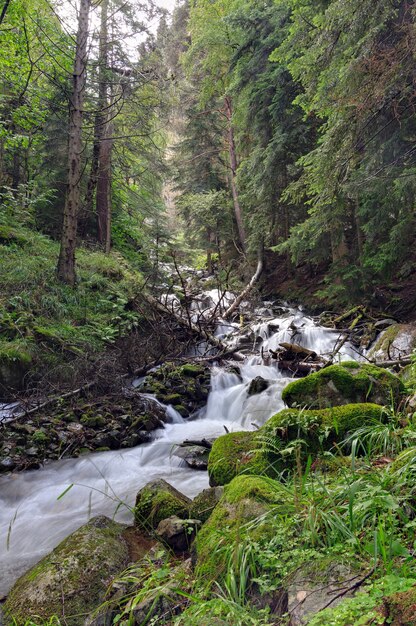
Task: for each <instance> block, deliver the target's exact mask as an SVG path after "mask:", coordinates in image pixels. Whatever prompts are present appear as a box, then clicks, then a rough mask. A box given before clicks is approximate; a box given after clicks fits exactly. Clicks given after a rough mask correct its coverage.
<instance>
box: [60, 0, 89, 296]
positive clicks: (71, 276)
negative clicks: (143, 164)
mask: <svg viewBox="0 0 416 626" xmlns="http://www.w3.org/2000/svg"><path fill="white" fill-rule="evenodd" d="M90 8H91V0H80V8H79V14H78V31H77V37H76V45H75V59H74V71H73V84H72V93H71V98H70V105H69V140H68V182H67V192H66V198H65V207H64V215H63V225H62V236H61V249H60V253H59V259H58V268H57V272H58V278H59V279H60V280H61V281H62V282H65V283H68V284H69V285H71V286H74V285H75V281H76V274H75V249H76V242H77V226H78V213H79V208H80V180H81V153H82V118H83V104H84V97H85V86H86V73H87V43H88V23H89V14H90Z"/></svg>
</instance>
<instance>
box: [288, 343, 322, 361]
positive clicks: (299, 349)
mask: <svg viewBox="0 0 416 626" xmlns="http://www.w3.org/2000/svg"><path fill="white" fill-rule="evenodd" d="M279 346H281V347H282V348H284V350H285V351H286V352H293V353H294V354H299V355H304V356H305V357H310V358H312V359H315V358H317V356H318V355H317V353H316V352H315V351H314V350H309V349H308V348H304V347H303V346H300V345H299V344H297V343H279Z"/></svg>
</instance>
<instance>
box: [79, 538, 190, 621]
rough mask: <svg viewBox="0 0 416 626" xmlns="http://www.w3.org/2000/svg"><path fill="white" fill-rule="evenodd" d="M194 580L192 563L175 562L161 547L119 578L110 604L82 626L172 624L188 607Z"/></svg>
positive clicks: (109, 594)
mask: <svg viewBox="0 0 416 626" xmlns="http://www.w3.org/2000/svg"><path fill="white" fill-rule="evenodd" d="M190 580H191V561H190V559H187V560H186V561H178V559H177V558H175V559H172V558H171V554H170V552H169V551H167V550H164V549H163V548H161V546H160V545H159V546H158V547H155V548H153V549H152V550H151V551H150V552H149V553H148V554H147V556H146V558H144V559H140V560H138V561H137V562H135V563H133V564H132V565H131V566H130V567H129V569H128V570H126V571H125V572H123V573H122V575H121V576H120V577H118V578H116V579H115V580H114V584H113V585H112V586H111V587H110V588H109V589H108V591H107V594H106V602H105V603H104V604H102V605H101V606H100V607H99V609H98V610H97V611H94V612H93V613H92V614H91V615H90V616H89V617H88V619H87V620H86V622H85V623H84V622H80V624H84V626H111V625H112V624H114V623H117V624H118V623H120V624H129V626H144V624H158V625H162V624H172V619H173V617H174V616H175V615H176V614H177V613H178V611H179V610H180V607H182V606H183V605H186V604H187V599H186V594H187V593H189V592H190V591H191V590H190ZM117 616H118V617H117ZM116 618H117V619H116Z"/></svg>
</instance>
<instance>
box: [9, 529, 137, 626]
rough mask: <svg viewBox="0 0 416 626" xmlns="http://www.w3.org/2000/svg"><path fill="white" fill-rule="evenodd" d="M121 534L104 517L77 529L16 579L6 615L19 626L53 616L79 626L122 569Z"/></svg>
mask: <svg viewBox="0 0 416 626" xmlns="http://www.w3.org/2000/svg"><path fill="white" fill-rule="evenodd" d="M124 530H125V527H124V526H122V525H121V524H116V523H115V522H112V521H111V520H109V519H108V518H106V517H97V518H94V519H93V520H91V521H90V522H89V523H88V524H86V525H85V526H82V527H81V528H80V529H79V530H77V531H76V532H75V533H73V534H72V535H70V536H69V537H68V538H67V539H65V540H64V541H63V542H62V543H60V544H59V545H58V546H57V548H55V550H53V552H51V554H49V555H48V556H46V557H45V558H43V559H42V560H41V561H40V562H39V563H38V564H37V565H35V566H34V567H33V568H32V569H31V570H30V571H29V572H28V573H27V574H25V575H24V576H22V577H21V578H19V580H18V581H17V582H16V584H15V585H14V587H13V588H12V590H11V592H10V594H9V596H8V598H7V601H6V604H5V611H6V614H7V615H8V616H9V617H10V618H14V619H15V620H16V622H17V623H19V624H20V623H25V622H26V620H27V621H29V620H31V619H33V620H34V621H36V622H37V621H38V620H39V619H40V620H41V621H48V620H49V618H50V617H52V616H53V615H57V616H58V617H59V618H64V621H65V624H68V626H79V624H80V623H83V622H84V618H83V617H82V616H83V615H86V614H87V613H89V611H91V610H92V609H93V608H95V607H97V606H98V605H99V604H100V602H101V601H102V600H103V599H104V595H105V592H106V589H107V587H108V584H109V582H110V581H111V578H112V577H113V576H114V575H115V574H116V573H118V572H120V571H121V570H122V569H123V568H124V567H125V565H126V564H127V561H128V550H127V544H126V542H125V541H124V539H123V537H122V535H123V532H124ZM62 599H64V602H63V601H62Z"/></svg>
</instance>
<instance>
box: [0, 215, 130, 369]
mask: <svg viewBox="0 0 416 626" xmlns="http://www.w3.org/2000/svg"><path fill="white" fill-rule="evenodd" d="M2 228H4V230H3V232H4V233H6V234H7V236H8V241H10V237H13V240H16V238H17V239H18V241H19V244H18V245H13V244H9V243H6V244H4V243H3V245H2V244H1V243H0V254H2V263H1V265H0V283H1V284H2V294H1V296H0V310H1V314H0V354H3V355H4V358H6V357H7V355H8V357H7V358H9V357H10V358H13V355H14V356H15V357H16V358H17V357H18V358H19V359H21V358H24V359H25V360H26V361H28V362H29V361H30V360H31V359H32V358H35V359H36V363H37V367H38V368H39V371H41V370H42V368H43V367H45V366H47V361H48V359H49V358H50V356H51V352H52V353H54V354H56V356H57V357H58V359H59V360H61V361H65V360H66V359H70V358H71V357H73V356H74V355H77V354H82V353H83V352H92V351H97V350H102V349H103V348H105V347H106V345H108V344H109V343H113V342H114V341H116V340H117V339H118V338H119V337H121V336H123V335H126V334H128V333H129V332H131V331H132V330H133V329H134V328H135V327H136V325H137V323H138V321H139V319H140V318H139V315H138V313H136V312H135V311H134V310H133V309H132V308H131V306H130V302H131V299H132V298H133V297H134V295H135V294H136V293H137V290H138V289H140V285H141V283H142V277H141V274H140V273H139V272H137V271H136V270H134V269H133V268H131V266H130V265H129V263H128V262H127V261H126V260H125V259H124V258H123V257H122V256H121V255H120V254H118V253H116V252H114V253H112V254H110V255H104V254H103V253H101V252H91V251H89V250H86V249H82V248H81V249H80V250H79V253H78V264H79V272H78V279H79V282H78V286H77V289H76V290H73V289H71V288H69V287H67V286H65V285H62V284H61V283H59V282H58V280H57V278H56V275H55V264H56V257H57V253H58V246H57V244H56V243H55V242H53V241H52V240H51V239H49V238H48V237H46V236H43V235H41V234H39V233H36V232H34V231H31V230H28V229H26V228H22V227H21V226H19V225H17V223H14V225H13V226H7V225H6V224H5V225H4V226H2ZM4 236H6V235H4ZM3 250H4V253H3ZM25 355H27V356H25Z"/></svg>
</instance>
